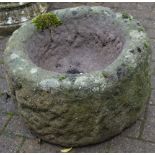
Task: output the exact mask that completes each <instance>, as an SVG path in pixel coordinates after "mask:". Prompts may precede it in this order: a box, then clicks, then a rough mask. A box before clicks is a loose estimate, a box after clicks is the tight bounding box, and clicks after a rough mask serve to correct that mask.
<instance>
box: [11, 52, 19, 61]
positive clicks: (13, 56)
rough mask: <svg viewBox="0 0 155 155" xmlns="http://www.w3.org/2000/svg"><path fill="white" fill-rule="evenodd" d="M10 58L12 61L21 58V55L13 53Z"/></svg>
mask: <svg viewBox="0 0 155 155" xmlns="http://www.w3.org/2000/svg"><path fill="white" fill-rule="evenodd" d="M10 58H11V60H13V59H16V58H19V55H17V54H15V53H12V54H11V56H10Z"/></svg>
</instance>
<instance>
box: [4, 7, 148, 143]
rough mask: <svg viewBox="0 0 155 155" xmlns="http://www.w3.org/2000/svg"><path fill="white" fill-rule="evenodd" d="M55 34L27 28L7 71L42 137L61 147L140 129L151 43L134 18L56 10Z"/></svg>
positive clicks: (10, 47) (16, 37)
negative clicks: (133, 126) (58, 21)
mask: <svg viewBox="0 0 155 155" xmlns="http://www.w3.org/2000/svg"><path fill="white" fill-rule="evenodd" d="M54 13H55V14H57V16H59V17H60V19H61V20H62V23H63V24H62V25H60V26H58V27H57V28H51V29H47V30H45V31H38V30H36V28H35V27H34V26H33V25H32V24H31V22H26V23H25V24H24V25H23V26H22V27H21V28H20V29H18V30H17V31H15V32H14V33H13V35H12V37H11V38H10V39H9V42H8V44H7V48H6V50H5V56H4V59H5V66H6V69H7V79H8V83H9V85H10V90H11V94H12V96H13V98H14V99H16V100H17V104H18V110H19V113H20V114H21V115H22V116H23V119H24V120H25V122H26V123H27V125H28V126H29V128H30V129H31V130H32V131H33V132H34V133H36V134H37V135H38V136H39V137H40V138H41V139H43V140H45V141H48V142H50V143H55V144H60V145H62V146H80V145H87V144H93V143H98V142H101V141H104V140H106V139H108V138H110V137H112V136H114V135H116V134H118V133H120V132H121V131H122V130H123V129H124V128H126V127H128V126H130V125H131V124H132V123H134V122H135V121H136V120H137V118H138V117H139V116H140V114H141V112H142V111H143V107H144V105H145V103H146V102H147V101H148V98H149V95H150V69H149V63H150V53H151V50H150V45H149V41H148V38H147V36H146V34H145V32H144V29H143V27H142V26H141V25H140V23H139V22H138V21H137V20H135V19H133V17H132V16H129V15H126V14H121V13H114V12H112V11H111V10H110V9H108V8H104V7H100V6H98V7H84V6H81V7H77V8H68V9H62V10H56V11H54Z"/></svg>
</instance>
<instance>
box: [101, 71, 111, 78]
mask: <svg viewBox="0 0 155 155" xmlns="http://www.w3.org/2000/svg"><path fill="white" fill-rule="evenodd" d="M102 76H103V77H104V78H108V77H109V76H110V75H109V74H108V73H106V72H102Z"/></svg>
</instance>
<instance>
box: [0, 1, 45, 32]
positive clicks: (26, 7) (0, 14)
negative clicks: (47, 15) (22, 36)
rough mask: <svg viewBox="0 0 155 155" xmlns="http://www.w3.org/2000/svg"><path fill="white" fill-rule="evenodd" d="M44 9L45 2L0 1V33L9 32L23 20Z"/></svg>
mask: <svg viewBox="0 0 155 155" xmlns="http://www.w3.org/2000/svg"><path fill="white" fill-rule="evenodd" d="M46 10H47V4H46V3H23V2H22V3H17V2H16V3H10V2H8V3H4V2H3V3H0V35H9V34H11V33H12V32H13V31H14V30H16V29H17V28H19V27H20V26H21V25H22V23H23V22H25V21H27V20H30V19H31V18H33V17H34V16H36V15H38V14H39V13H42V12H45V11H46Z"/></svg>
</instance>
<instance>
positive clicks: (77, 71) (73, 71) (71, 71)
mask: <svg viewBox="0 0 155 155" xmlns="http://www.w3.org/2000/svg"><path fill="white" fill-rule="evenodd" d="M66 73H68V74H80V73H81V72H80V71H79V70H78V69H76V68H73V69H69V70H67V72H66Z"/></svg>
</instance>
